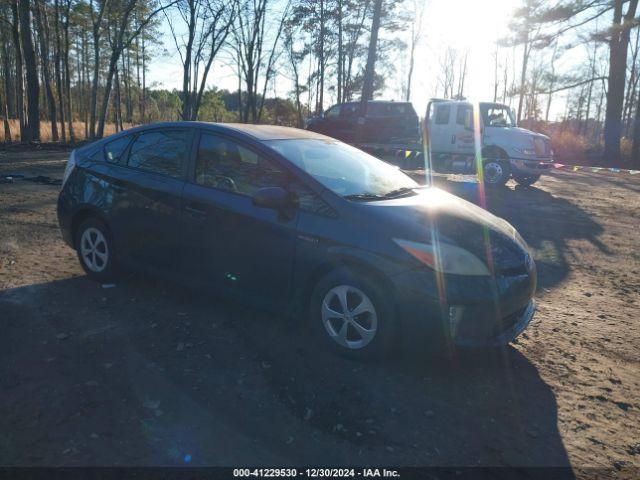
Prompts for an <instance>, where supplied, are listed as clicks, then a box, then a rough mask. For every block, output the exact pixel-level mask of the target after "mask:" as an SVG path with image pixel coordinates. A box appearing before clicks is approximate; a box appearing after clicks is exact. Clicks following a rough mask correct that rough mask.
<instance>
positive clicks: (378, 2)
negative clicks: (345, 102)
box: [362, 0, 382, 104]
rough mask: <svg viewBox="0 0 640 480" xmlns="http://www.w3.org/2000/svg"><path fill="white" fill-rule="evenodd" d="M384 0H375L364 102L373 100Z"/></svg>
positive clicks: (363, 90) (364, 80) (363, 91)
mask: <svg viewBox="0 0 640 480" xmlns="http://www.w3.org/2000/svg"><path fill="white" fill-rule="evenodd" d="M381 11H382V0H375V4H374V7H373V20H372V22H371V37H370V39H369V51H368V54H367V66H366V68H365V71H364V79H363V83H362V103H363V104H364V102H366V101H368V100H373V81H374V79H375V74H376V71H375V70H376V56H377V49H378V31H379V30H380V14H381Z"/></svg>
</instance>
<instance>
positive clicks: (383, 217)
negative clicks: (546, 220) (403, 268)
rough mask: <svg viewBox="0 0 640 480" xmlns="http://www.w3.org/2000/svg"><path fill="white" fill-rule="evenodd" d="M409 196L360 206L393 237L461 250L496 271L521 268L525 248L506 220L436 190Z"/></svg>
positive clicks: (426, 190)
mask: <svg viewBox="0 0 640 480" xmlns="http://www.w3.org/2000/svg"><path fill="white" fill-rule="evenodd" d="M417 192H419V193H418V194H417V195H413V196H410V197H404V198H398V199H392V200H385V201H377V202H369V203H366V204H363V207H365V208H367V209H369V210H370V212H369V213H371V214H373V215H374V216H378V218H379V219H380V222H381V223H380V224H381V225H384V228H385V229H387V231H389V230H388V229H392V230H391V231H392V232H393V233H392V235H393V237H395V238H401V239H404V240H410V241H414V242H422V243H432V242H433V239H434V237H435V238H437V239H438V241H440V242H443V243H448V244H452V245H456V246H459V247H462V248H464V249H465V250H467V251H469V252H471V253H473V254H474V255H475V256H477V257H478V258H480V259H481V260H483V261H484V262H485V263H489V262H492V263H494V265H496V266H497V267H499V268H512V267H517V266H520V265H524V264H525V263H526V261H527V258H526V257H527V254H528V252H527V250H528V249H527V246H526V244H525V242H524V240H522V237H520V235H519V234H518V232H517V231H516V229H515V228H514V227H513V226H511V224H509V222H507V221H506V220H503V219H502V218H500V217H497V216H495V215H493V214H492V213H490V212H488V211H486V210H484V209H482V208H480V207H478V206H477V205H474V204H473V203H471V202H468V201H466V200H463V199H462V198H459V197H456V196H455V195H452V194H450V193H448V192H445V191H443V190H440V189H438V188H434V187H430V188H427V189H423V190H422V189H421V190H417Z"/></svg>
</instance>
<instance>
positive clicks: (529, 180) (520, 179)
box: [513, 175, 540, 187]
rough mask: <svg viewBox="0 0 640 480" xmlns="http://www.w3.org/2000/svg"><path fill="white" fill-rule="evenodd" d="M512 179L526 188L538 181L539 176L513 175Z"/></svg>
mask: <svg viewBox="0 0 640 480" xmlns="http://www.w3.org/2000/svg"><path fill="white" fill-rule="evenodd" d="M513 179H514V180H515V181H516V182H517V183H518V185H522V186H523V187H528V186H530V185H533V184H534V183H536V182H537V181H538V180H540V175H514V176H513Z"/></svg>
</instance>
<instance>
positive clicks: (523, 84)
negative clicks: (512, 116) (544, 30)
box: [516, 32, 531, 123]
mask: <svg viewBox="0 0 640 480" xmlns="http://www.w3.org/2000/svg"><path fill="white" fill-rule="evenodd" d="M530 51H531V49H530V48H529V33H528V32H527V36H526V38H525V42H524V51H523V52H522V70H521V72H520V96H519V98H518V115H517V117H516V118H517V121H518V123H520V120H521V119H522V104H523V101H524V95H525V90H526V88H525V87H526V85H527V63H528V62H529V52H530Z"/></svg>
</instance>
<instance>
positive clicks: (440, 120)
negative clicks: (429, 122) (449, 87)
mask: <svg viewBox="0 0 640 480" xmlns="http://www.w3.org/2000/svg"><path fill="white" fill-rule="evenodd" d="M450 113H451V106H450V105H438V108H437V109H436V118H435V123H436V125H446V124H447V123H449V114H450Z"/></svg>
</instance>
